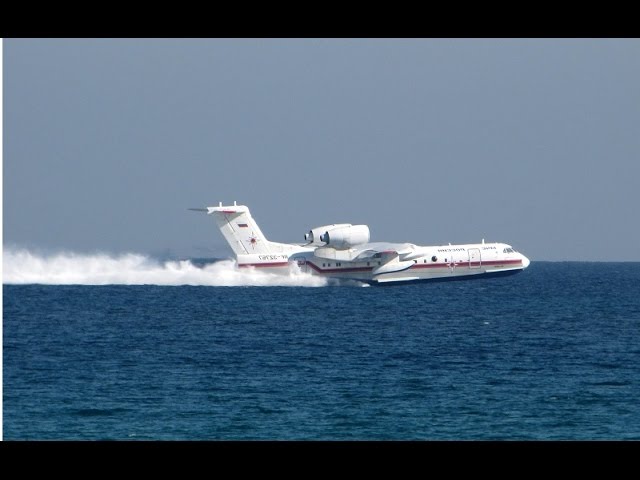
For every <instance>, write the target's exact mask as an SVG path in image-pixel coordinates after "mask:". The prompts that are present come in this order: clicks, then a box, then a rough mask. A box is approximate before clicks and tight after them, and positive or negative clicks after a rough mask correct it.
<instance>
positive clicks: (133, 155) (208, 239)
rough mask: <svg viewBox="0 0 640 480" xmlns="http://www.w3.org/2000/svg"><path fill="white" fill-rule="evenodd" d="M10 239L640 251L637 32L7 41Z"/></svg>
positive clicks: (573, 255) (151, 249) (617, 255)
mask: <svg viewBox="0 0 640 480" xmlns="http://www.w3.org/2000/svg"><path fill="white" fill-rule="evenodd" d="M3 54H4V59H3V61H4V64H3V69H4V70H3V71H4V92H3V94H4V97H3V100H4V112H3V114H4V162H3V168H4V171H3V175H4V185H3V195H4V211H3V214H4V215H3V219H4V245H5V247H7V246H9V245H12V246H24V247H29V248H37V249H45V250H71V251H78V252H90V251H97V250H100V251H107V252H141V253H151V254H155V255H173V256H182V257H190V256H191V257H193V256H196V257H202V256H218V257H227V256H230V254H231V252H230V250H229V249H228V247H227V246H226V243H225V242H224V240H223V238H222V235H220V233H219V232H217V230H216V228H215V225H214V222H213V220H212V219H210V218H207V217H206V216H204V215H199V214H196V213H193V212H189V211H187V210H186V209H187V208H188V207H202V206H205V205H214V204H217V202H218V201H220V200H222V201H224V202H233V201H234V200H237V201H238V202H239V203H244V204H246V205H248V206H249V207H250V208H251V210H252V213H253V216H254V217H255V218H256V220H257V221H258V222H259V224H260V226H261V228H262V230H263V232H264V233H265V234H266V235H267V237H268V238H270V239H272V240H275V241H283V242H289V241H290V242H302V241H303V237H302V236H303V234H304V233H305V232H306V231H307V230H308V229H309V228H310V227H315V226H318V225H322V224H327V223H336V222H350V223H366V224H368V225H369V226H370V228H371V234H372V241H398V242H413V243H416V244H420V245H433V244H440V243H447V242H452V243H467V242H479V241H480V240H481V239H482V238H485V239H486V241H504V242H507V243H511V244H512V245H514V246H515V247H516V248H517V249H519V250H521V251H522V252H524V253H525V254H526V255H528V256H529V257H530V258H532V259H533V260H634V261H640V222H639V221H638V212H637V210H638V208H639V207H640V40H637V39H361V40H360V39H224V40H216V39H211V40H207V39H203V40H198V39H148V40H146V39H5V40H4V51H3Z"/></svg>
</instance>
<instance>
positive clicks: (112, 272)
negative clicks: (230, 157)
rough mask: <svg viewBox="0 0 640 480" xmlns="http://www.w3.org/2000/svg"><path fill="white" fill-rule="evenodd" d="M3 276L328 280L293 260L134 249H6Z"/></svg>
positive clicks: (178, 281)
mask: <svg viewBox="0 0 640 480" xmlns="http://www.w3.org/2000/svg"><path fill="white" fill-rule="evenodd" d="M2 281H3V283H5V284H46V285H205V286H296V287H320V286H324V285H327V281H326V280H325V279H323V278H319V277H317V276H313V275H311V274H307V273H302V272H301V271H300V269H299V268H298V267H297V266H296V265H291V267H290V269H289V272H288V273H287V274H284V275H279V274H275V273H267V272H264V271H260V270H257V269H254V268H248V269H244V268H243V269H238V268H237V267H236V262H235V261H233V260H222V261H217V262H213V263H208V264H204V265H195V264H194V263H192V261H190V260H170V261H161V260H157V259H154V258H151V257H149V256H146V255H141V254H137V253H124V254H106V253H97V254H80V253H73V252H61V253H55V254H39V253H33V252H31V251H29V250H26V249H21V248H5V250H4V252H3V273H2Z"/></svg>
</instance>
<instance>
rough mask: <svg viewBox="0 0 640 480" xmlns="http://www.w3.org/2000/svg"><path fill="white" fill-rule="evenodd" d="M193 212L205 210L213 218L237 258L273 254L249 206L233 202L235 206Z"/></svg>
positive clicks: (220, 206) (221, 206)
mask: <svg viewBox="0 0 640 480" xmlns="http://www.w3.org/2000/svg"><path fill="white" fill-rule="evenodd" d="M193 210H197V211H202V210H204V211H206V212H207V215H212V216H213V218H214V219H215V221H216V223H217V224H218V228H220V231H221V232H222V235H224V238H225V239H226V240H227V242H228V243H229V246H230V247H231V248H232V250H233V252H234V253H235V254H236V256H237V255H247V254H253V253H272V250H273V248H272V246H271V242H269V241H268V240H267V239H266V237H265V236H264V234H263V233H262V231H261V230H260V227H259V226H258V224H257V223H256V221H255V220H254V219H253V217H252V216H251V213H250V212H249V208H248V207H247V206H245V205H236V202H233V205H230V206H224V205H222V202H220V204H219V205H218V206H217V207H207V208H206V209H193Z"/></svg>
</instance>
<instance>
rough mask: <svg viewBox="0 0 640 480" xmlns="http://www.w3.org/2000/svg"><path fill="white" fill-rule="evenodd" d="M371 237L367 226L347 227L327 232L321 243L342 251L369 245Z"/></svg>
mask: <svg viewBox="0 0 640 480" xmlns="http://www.w3.org/2000/svg"><path fill="white" fill-rule="evenodd" d="M369 237H370V234H369V227H368V226H367V225H347V226H342V227H339V228H334V229H332V230H327V231H325V232H324V233H323V234H322V235H320V241H321V242H323V243H325V244H326V245H327V246H329V247H333V248H335V249H338V250H340V249H345V248H349V247H353V246H355V245H360V244H362V243H367V242H368V241H369Z"/></svg>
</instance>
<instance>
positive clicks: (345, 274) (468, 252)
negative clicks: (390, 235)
mask: <svg viewBox="0 0 640 480" xmlns="http://www.w3.org/2000/svg"><path fill="white" fill-rule="evenodd" d="M201 210H202V211H206V212H207V214H209V215H212V216H213V217H214V218H215V220H216V223H217V224H218V227H219V228H220V230H221V232H222V234H223V235H224V237H225V238H226V240H227V242H228V243H229V245H230V246H231V248H232V250H233V251H234V253H235V255H236V262H237V265H238V268H255V269H260V270H264V271H268V272H276V273H288V272H289V271H290V269H291V268H292V265H294V264H295V265H297V266H298V267H299V268H300V270H301V271H302V272H308V273H310V274H313V275H321V276H324V277H328V278H338V279H350V280H357V281H361V282H367V283H370V284H388V283H394V282H412V281H428V280H430V281H437V280H440V281H442V280H463V279H471V278H485V277H487V276H504V275H512V274H515V273H518V272H521V271H522V270H524V269H525V268H527V267H528V266H529V263H530V262H529V259H528V258H527V257H525V256H524V255H522V254H521V253H519V252H517V251H516V250H514V249H513V247H511V245H507V244H506V243H485V242H484V241H482V243H475V244H464V245H451V244H449V245H435V246H419V245H414V244H412V243H383V242H369V228H368V227H367V226H366V225H351V224H332V225H324V226H321V227H316V228H313V229H311V230H310V231H309V232H308V233H307V234H306V235H305V240H307V243H306V244H302V245H298V244H286V243H276V242H270V241H269V240H267V239H266V238H265V237H264V235H263V234H262V232H261V231H260V228H259V227H258V225H257V223H256V222H255V220H254V219H253V217H251V213H250V212H249V209H248V207H246V206H245V205H236V204H235V202H234V205H232V206H223V205H222V203H220V205H219V206H217V207H207V208H206V209H201Z"/></svg>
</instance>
